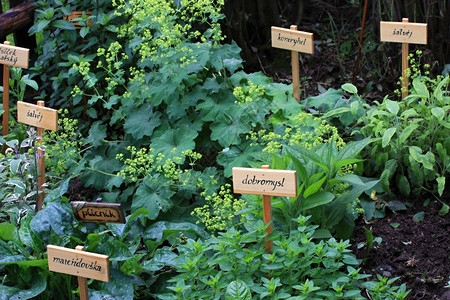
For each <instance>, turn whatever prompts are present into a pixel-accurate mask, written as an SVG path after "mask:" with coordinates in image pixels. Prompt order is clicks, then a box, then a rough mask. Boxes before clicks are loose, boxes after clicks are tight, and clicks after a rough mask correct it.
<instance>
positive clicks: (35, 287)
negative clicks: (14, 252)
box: [0, 274, 47, 300]
mask: <svg viewBox="0 0 450 300" xmlns="http://www.w3.org/2000/svg"><path fill="white" fill-rule="evenodd" d="M30 279H31V282H30V283H29V284H30V285H31V288H30V289H26V290H25V289H21V288H17V287H11V286H6V285H3V284H0V299H2V300H3V299H5V300H6V299H9V300H18V299H32V298H35V297H37V296H39V294H41V293H42V292H44V291H45V289H46V288H47V280H45V278H44V277H43V276H42V275H40V274H35V276H33V277H32V278H30Z"/></svg>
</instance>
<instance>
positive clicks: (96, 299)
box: [89, 269, 134, 300]
mask: <svg viewBox="0 0 450 300" xmlns="http://www.w3.org/2000/svg"><path fill="white" fill-rule="evenodd" d="M110 272H111V274H110V276H109V278H110V281H109V282H103V281H100V282H98V285H96V286H98V290H93V289H91V288H89V300H103V299H123V300H133V294H134V288H133V280H134V277H133V276H131V275H127V274H124V273H123V272H120V271H118V270H116V269H111V270H110Z"/></svg>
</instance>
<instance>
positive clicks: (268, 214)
mask: <svg viewBox="0 0 450 300" xmlns="http://www.w3.org/2000/svg"><path fill="white" fill-rule="evenodd" d="M291 29H292V28H291ZM269 168H270V167H269V165H263V166H261V169H269ZM263 214H264V217H263V218H264V224H267V223H269V222H272V203H271V201H270V196H268V195H263ZM272 229H273V227H272V224H270V225H269V227H267V229H266V232H267V236H266V238H268V237H269V234H271V233H272ZM264 245H265V247H266V251H267V253H270V254H271V253H272V246H273V242H272V241H271V240H266V242H265V244H264Z"/></svg>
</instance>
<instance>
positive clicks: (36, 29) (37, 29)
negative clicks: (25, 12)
mask: <svg viewBox="0 0 450 300" xmlns="http://www.w3.org/2000/svg"><path fill="white" fill-rule="evenodd" d="M48 24H50V20H40V21H38V22H37V23H35V24H34V25H33V26H31V28H30V29H29V30H28V34H30V35H33V34H35V33H37V32H42V31H43V30H44V28H46V27H47V26H48Z"/></svg>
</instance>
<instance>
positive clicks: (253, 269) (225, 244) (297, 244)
mask: <svg viewBox="0 0 450 300" xmlns="http://www.w3.org/2000/svg"><path fill="white" fill-rule="evenodd" d="M308 219H309V217H303V216H300V217H298V218H297V219H296V222H297V224H298V225H297V227H296V228H293V229H292V231H291V232H289V233H285V234H280V235H276V236H273V237H272V239H273V242H274V247H273V249H272V253H271V254H268V253H266V252H265V249H264V240H265V235H266V233H265V226H264V225H263V224H262V222H261V221H259V222H257V223H255V224H254V225H253V227H252V230H250V231H249V232H242V231H240V230H237V229H235V228H231V229H229V230H228V231H227V232H223V233H220V235H219V236H218V237H216V238H212V239H208V240H205V241H202V240H193V239H188V240H186V241H185V242H184V243H182V244H180V245H178V247H177V250H178V251H177V253H174V252H172V251H171V250H170V249H168V248H163V249H160V250H159V251H160V252H161V253H165V255H160V256H158V257H156V256H155V257H154V258H153V259H152V260H151V262H150V263H151V264H153V265H157V264H161V263H163V265H165V266H169V267H172V268H175V269H176V271H177V273H178V275H177V276H175V277H173V278H172V279H170V280H169V281H170V282H171V283H172V285H170V286H168V287H167V289H162V290H161V291H160V292H159V293H158V294H157V295H156V296H157V297H158V298H159V299H198V298H211V299H223V298H225V299H255V298H270V299H287V298H290V297H295V299H320V298H323V297H334V298H337V299H348V298H352V299H364V297H363V296H362V295H361V287H363V288H367V289H368V293H369V294H370V295H371V296H372V297H375V298H376V299H383V298H391V297H392V298H394V297H397V298H398V299H404V298H405V297H406V295H407V294H408V293H409V292H408V291H406V287H405V285H402V286H401V287H398V286H392V283H393V282H394V281H395V280H396V278H394V279H390V280H388V279H387V278H386V279H385V278H381V277H380V278H379V279H378V281H366V282H364V280H365V279H366V278H367V277H369V276H370V275H364V274H360V273H359V271H360V269H356V268H355V266H357V265H358V262H357V260H356V259H355V257H354V256H353V255H352V254H351V251H350V250H349V249H348V247H349V245H350V244H349V242H348V241H337V240H335V239H329V240H322V241H320V242H314V241H313V238H312V237H313V235H314V232H315V229H316V228H317V226H311V225H308ZM169 257H170V258H169ZM161 267H162V265H161ZM234 297H238V298H234Z"/></svg>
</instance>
